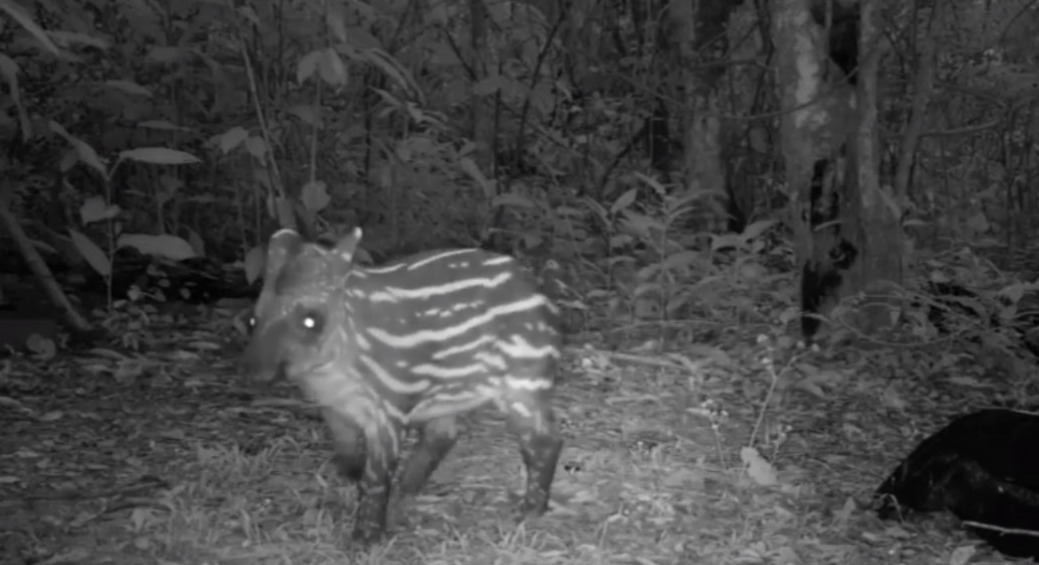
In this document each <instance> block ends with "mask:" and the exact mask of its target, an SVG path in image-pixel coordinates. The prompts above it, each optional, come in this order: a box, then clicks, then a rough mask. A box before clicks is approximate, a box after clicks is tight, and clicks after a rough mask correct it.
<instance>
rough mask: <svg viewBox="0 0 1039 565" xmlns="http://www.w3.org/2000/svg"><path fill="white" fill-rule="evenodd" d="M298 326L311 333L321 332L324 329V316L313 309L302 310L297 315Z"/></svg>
mask: <svg viewBox="0 0 1039 565" xmlns="http://www.w3.org/2000/svg"><path fill="white" fill-rule="evenodd" d="M299 327H300V328H302V329H304V330H306V331H308V332H311V333H321V332H322V331H324V329H325V316H324V314H322V313H320V312H315V311H310V312H303V313H302V314H301V315H300V317H299Z"/></svg>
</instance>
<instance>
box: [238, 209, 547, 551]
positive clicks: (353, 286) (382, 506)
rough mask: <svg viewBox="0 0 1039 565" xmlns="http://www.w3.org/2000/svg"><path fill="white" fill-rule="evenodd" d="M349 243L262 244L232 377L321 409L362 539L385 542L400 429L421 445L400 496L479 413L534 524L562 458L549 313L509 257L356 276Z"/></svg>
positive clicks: (414, 260) (405, 263)
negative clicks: (259, 287)
mask: <svg viewBox="0 0 1039 565" xmlns="http://www.w3.org/2000/svg"><path fill="white" fill-rule="evenodd" d="M360 238H361V232H360V230H355V231H354V232H353V233H352V234H350V235H348V236H346V237H344V238H343V239H342V240H341V241H340V242H339V243H338V244H337V245H336V246H335V247H334V248H331V249H330V248H326V247H323V246H320V245H317V244H314V243H309V242H305V241H303V240H302V239H301V238H300V236H299V235H298V234H296V233H295V232H292V231H289V230H282V231H280V232H278V233H276V234H274V236H272V237H271V241H270V244H269V245H268V254H267V269H266V272H265V280H264V288H263V291H262V293H261V295H260V298H259V300H258V301H257V304H256V307H255V311H254V315H253V317H252V318H251V321H250V327H251V332H252V333H251V339H250V343H249V345H248V346H247V348H246V351H245V354H244V355H243V357H242V362H241V370H242V372H243V374H246V375H248V376H251V377H253V378H256V379H258V380H270V379H272V378H276V377H279V376H285V377H287V378H289V379H291V380H292V381H294V382H296V383H298V384H299V386H300V387H301V388H302V390H303V391H304V393H305V394H306V395H307V396H308V398H309V399H310V400H312V401H313V402H315V403H317V404H319V405H321V406H322V407H324V408H323V409H324V413H325V418H326V421H327V422H328V425H329V430H330V433H331V435H332V437H333V442H334V445H335V449H336V457H337V461H339V463H340V471H341V472H342V474H343V475H344V476H347V477H349V478H356V479H358V480H359V481H360V488H359V489H358V492H359V500H358V511H357V518H356V523H355V526H354V536H355V538H357V539H359V540H361V541H364V542H372V541H375V540H377V539H379V538H381V537H382V536H383V535H384V534H385V531H386V506H387V504H388V500H389V493H390V488H391V485H392V479H393V477H394V476H395V474H397V471H398V466H399V465H398V462H399V460H400V446H401V443H402V439H403V436H404V434H405V433H406V431H407V430H408V429H416V430H417V431H418V432H419V434H420V439H419V443H418V447H417V448H416V450H415V452H414V453H413V454H412V455H411V456H410V457H409V458H408V460H407V461H405V463H404V465H403V466H402V469H401V472H400V481H399V486H398V488H400V489H401V490H402V491H403V493H404V494H409V493H413V492H415V491H417V490H419V489H420V488H421V487H422V486H423V485H424V483H425V482H426V480H427V479H428V478H429V476H430V475H431V474H432V472H433V471H434V470H435V469H436V468H437V466H438V465H439V464H440V462H441V460H442V459H443V458H444V456H446V455H447V453H448V452H449V451H450V450H451V448H452V446H453V445H454V443H455V439H456V437H457V425H456V422H455V418H456V417H457V416H458V415H459V414H461V413H464V412H468V411H470V410H474V409H476V408H479V407H481V406H484V405H492V406H494V407H496V408H497V409H498V410H500V411H501V412H502V413H504V414H505V416H506V420H507V422H508V427H509V429H510V431H511V432H512V434H513V435H514V436H515V437H516V439H517V441H518V443H519V448H520V452H521V455H522V458H523V461H524V464H525V466H526V467H527V471H528V473H527V476H528V483H527V490H526V494H525V496H524V499H523V505H522V508H521V509H520V510H521V515H523V516H534V515H538V514H541V513H543V512H544V511H545V510H546V508H547V505H548V498H549V490H550V487H551V484H552V480H553V477H554V473H555V467H556V463H557V460H558V458H559V454H560V450H561V448H562V440H561V439H560V437H559V434H558V431H557V429H556V424H555V421H554V417H553V412H552V407H551V404H552V391H553V387H554V385H555V374H556V365H557V361H558V359H559V354H560V343H561V336H560V331H559V322H558V320H559V311H558V309H557V308H556V306H555V305H554V304H552V302H551V301H550V300H548V299H547V298H546V297H545V296H544V295H543V294H541V293H540V292H539V291H538V289H537V287H536V285H535V284H534V282H533V281H532V280H531V278H530V277H529V276H527V275H526V273H524V271H523V269H522V268H521V266H520V265H519V264H518V263H517V262H516V261H515V260H514V259H513V258H511V257H508V256H505V255H499V254H494V253H489V252H486V251H482V250H478V249H457V250H449V251H438V252H431V253H424V254H421V255H416V256H412V257H409V258H406V259H404V260H402V261H399V262H397V263H393V264H389V265H385V266H380V267H375V268H363V267H360V266H355V265H354V264H353V257H354V254H355V252H356V248H357V244H358V243H359V241H360Z"/></svg>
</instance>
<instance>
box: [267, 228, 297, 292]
mask: <svg viewBox="0 0 1039 565" xmlns="http://www.w3.org/2000/svg"><path fill="white" fill-rule="evenodd" d="M301 247H303V237H302V236H300V235H299V234H298V233H296V232H295V231H294V230H290V229H283V230H278V231H277V232H275V233H274V235H272V236H271V240H270V242H268V243H267V268H266V270H265V272H264V279H266V280H269V281H273V280H274V277H275V276H276V275H277V274H278V273H279V272H280V271H281V269H282V267H284V266H285V263H286V262H287V261H288V260H289V258H291V257H292V256H294V255H296V254H297V253H299V250H300V248H301Z"/></svg>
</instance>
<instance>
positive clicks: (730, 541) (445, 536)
mask: <svg viewBox="0 0 1039 565" xmlns="http://www.w3.org/2000/svg"><path fill="white" fill-rule="evenodd" d="M722 335H723V337H719V338H716V339H714V341H715V343H712V344H710V345H705V344H695V343H692V342H690V343H685V344H683V343H671V344H669V346H668V348H667V350H668V351H670V353H664V352H661V351H660V350H659V349H654V347H653V346H652V344H648V345H647V344H645V343H643V344H633V345H631V346H630V347H627V348H619V349H617V350H615V351H613V352H609V353H608V352H605V351H603V349H602V347H601V346H596V345H595V344H594V343H591V342H593V341H594V340H591V339H589V340H587V341H585V342H582V340H581V339H580V338H578V339H574V340H573V342H572V344H571V346H570V348H569V350H568V354H567V357H566V362H565V363H564V367H563V370H562V373H561V375H560V378H561V386H560V389H559V395H558V398H557V399H556V406H557V409H558V414H559V417H560V419H561V421H562V425H563V430H564V434H565V437H566V442H567V443H566V447H565V449H564V453H563V457H562V459H561V461H560V466H559V469H558V472H557V478H556V482H555V485H554V491H553V506H552V509H551V511H550V512H549V513H548V514H547V515H545V516H544V517H542V518H538V519H535V520H531V521H528V522H527V523H524V524H521V525H518V524H516V523H515V522H514V521H513V519H512V518H511V516H512V510H513V509H514V507H515V503H516V500H515V498H516V494H517V493H518V492H519V490H520V489H521V487H522V482H523V470H522V466H521V462H520V458H519V454H518V452H517V449H516V446H515V444H514V442H513V441H512V439H511V438H510V437H509V436H508V435H506V433H505V431H504V429H503V425H502V421H501V419H500V418H499V417H498V415H497V414H495V413H494V411H493V410H482V411H479V412H477V413H474V414H472V415H471V416H469V417H467V418H466V432H465V434H464V435H463V438H462V439H461V441H460V442H459V444H458V446H457V448H456V449H455V450H454V451H453V452H452V453H451V455H450V456H449V457H448V459H447V460H446V461H445V463H444V465H443V466H442V468H441V469H440V470H438V472H437V473H436V475H435V476H434V477H433V479H432V481H431V482H430V484H429V485H428V486H427V487H426V489H425V490H424V491H423V492H422V493H421V494H420V495H419V496H417V497H414V498H410V499H405V500H400V501H398V502H397V503H396V504H395V506H394V509H393V512H392V526H391V529H392V534H393V535H392V537H391V539H390V540H389V541H387V542H386V543H384V544H381V545H378V546H376V547H374V548H371V549H368V550H365V549H361V548H357V547H353V546H352V544H351V541H350V537H349V532H350V526H351V524H352V517H351V511H352V508H353V503H354V490H353V487H352V486H351V485H349V484H346V483H344V482H343V481H342V480H340V479H339V478H338V477H337V476H336V475H335V473H334V469H333V467H332V465H331V462H330V450H329V448H328V445H327V443H326V440H325V436H324V431H323V429H322V426H321V422H320V421H319V420H318V419H317V417H316V415H315V413H314V411H313V410H312V409H311V408H310V407H308V406H306V405H305V404H303V403H302V402H301V401H300V400H299V398H300V397H299V395H298V393H297V392H296V391H295V390H294V389H293V388H292V387H291V386H290V385H288V384H281V385H277V386H274V387H270V386H267V387H260V386H258V385H255V384H253V383H248V382H242V381H241V380H240V379H239V378H238V377H237V376H236V375H235V371H234V362H235V354H236V351H237V350H236V349H235V347H237V346H236V345H234V344H235V343H236V342H235V336H234V332H233V330H232V324H231V321H230V316H228V315H224V314H222V313H220V312H209V311H207V312H206V313H200V314H197V315H195V316H193V317H191V316H189V317H184V316H179V317H169V318H163V317H156V318H155V319H152V320H149V322H148V323H147V324H142V325H139V329H138V330H137V331H136V332H135V333H134V334H133V336H132V337H131V336H129V334H128V337H127V339H132V341H133V343H132V344H130V343H128V344H127V345H128V346H130V345H132V347H127V348H125V349H123V350H120V351H118V352H117V351H116V350H114V349H113V350H95V351H92V352H78V353H69V354H59V355H58V356H57V357H54V358H51V359H38V358H36V359H34V358H31V357H25V356H18V357H13V358H9V359H7V360H4V361H0V363H2V364H0V548H2V549H0V563H3V564H29V563H34V564H58V563H89V564H103V563H113V564H121V563H127V564H130V563H134V564H138V563H166V564H173V563H183V564H193V565H194V564H217V563H221V564H223V563H243V564H244V563H249V564H268V563H270V564H288V563H292V564H295V565H309V564H315V565H316V564H325V563H358V564H367V563H380V564H420V563H421V564H479V565H487V564H524V563H530V564H540V565H544V564H559V565H570V564H574V565H576V564H607V563H609V564H614V563H616V564H633V565H664V564H679V563H682V564H685V563H689V564H695V563H706V564H730V563H731V564H737V563H739V564H746V563H770V564H798V563H811V564H826V563H834V564H840V565H851V564H860V563H878V564H879V563H885V564H899V563H905V564H918V563H920V564H922V563H950V562H953V563H956V562H959V563H962V562H966V561H962V560H960V559H963V558H967V560H968V561H969V562H972V563H997V562H1002V561H1003V560H1002V558H1001V557H1000V556H999V555H997V554H993V553H992V552H991V550H989V549H988V548H987V547H986V546H984V545H983V544H982V543H981V542H978V541H976V540H973V539H971V538H969V537H968V536H967V535H966V534H964V533H962V532H961V531H960V529H959V528H957V527H956V524H955V523H954V522H953V521H951V520H948V519H942V518H938V519H928V520H923V521H921V522H918V523H917V522H914V523H907V524H898V523H890V522H881V521H879V520H878V519H877V518H876V517H875V515H874V514H873V513H872V512H871V511H870V509H869V503H870V495H871V493H872V491H873V489H875V488H876V486H877V485H878V484H879V483H880V482H881V481H882V480H883V479H884V478H885V476H886V475H887V474H888V473H889V472H890V471H891V470H892V469H893V468H894V467H895V466H896V465H897V464H898V462H899V460H900V459H901V458H902V457H904V456H905V455H906V454H908V453H909V451H910V450H911V449H912V447H913V446H914V445H915V444H916V442H917V441H919V440H920V439H922V438H923V437H924V436H925V435H926V434H928V433H931V432H933V431H935V430H937V429H938V428H939V427H941V426H942V425H943V424H944V423H945V422H946V421H947V419H948V417H949V416H950V415H952V414H956V413H960V412H963V411H965V410H967V409H973V408H978V407H980V406H981V405H984V404H988V403H991V402H992V401H993V400H995V399H997V397H998V396H999V395H997V394H996V392H997V391H1007V390H1010V389H1012V388H1013V386H1011V385H1008V383H1007V382H997V381H996V380H993V379H991V378H990V377H986V376H984V375H982V374H981V373H977V374H975V373H972V372H971V370H967V371H962V370H959V369H957V368H956V364H955V362H953V363H950V364H948V365H949V366H948V367H944V368H941V369H940V370H939V369H935V370H934V371H933V373H932V374H930V375H929V376H928V377H927V378H923V377H920V376H918V375H916V374H915V373H917V372H919V371H918V368H919V366H920V365H919V363H920V362H919V359H918V358H914V359H915V360H913V361H912V364H910V357H912V355H914V354H911V353H909V352H903V353H901V354H900V353H898V352H894V353H893V352H891V351H889V350H886V349H876V350H873V351H864V350H859V349H852V348H846V349H844V350H837V351H832V352H830V353H819V352H815V353H812V352H803V351H802V352H800V353H796V355H795V352H792V351H771V350H770V349H769V348H768V347H767V343H766V342H763V341H762V340H760V339H759V338H758V336H757V335H755V334H753V333H750V332H743V333H741V332H740V331H732V332H727V333H724V334H722ZM588 343H591V345H588ZM127 351H134V352H133V353H128V352H127ZM900 355H902V357H900ZM907 364H909V365H908V366H910V367H912V368H911V369H903V367H906V366H907ZM958 560H959V561H958Z"/></svg>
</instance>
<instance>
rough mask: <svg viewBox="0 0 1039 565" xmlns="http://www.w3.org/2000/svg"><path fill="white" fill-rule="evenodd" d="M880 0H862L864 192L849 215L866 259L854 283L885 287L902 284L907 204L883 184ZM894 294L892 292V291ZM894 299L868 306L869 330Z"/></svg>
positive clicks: (856, 180)
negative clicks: (903, 223) (879, 120)
mask: <svg viewBox="0 0 1039 565" xmlns="http://www.w3.org/2000/svg"><path fill="white" fill-rule="evenodd" d="M879 4H880V0H861V4H860V11H861V12H860V32H859V36H860V40H859V53H861V54H862V55H861V56H860V57H859V67H858V68H859V70H858V80H857V87H858V92H857V96H856V98H857V107H858V122H857V124H856V132H855V137H854V140H853V151H852V159H851V170H853V171H854V174H853V175H849V177H850V179H849V180H851V181H852V183H853V184H854V186H851V183H850V184H849V193H850V194H858V195H859V198H858V199H857V200H848V205H849V208H848V209H847V210H846V211H845V213H844V216H845V218H846V223H847V224H848V227H849V228H851V227H853V225H854V224H857V226H854V227H857V229H854V230H852V229H849V230H847V232H848V233H849V234H850V235H851V236H852V238H853V242H854V245H855V246H856V247H857V248H858V249H859V250H860V251H861V254H860V257H861V259H860V260H859V261H857V262H856V263H855V264H854V265H853V267H852V269H851V273H850V274H851V277H850V279H851V284H850V285H849V286H850V287H852V288H854V289H858V290H864V291H867V292H871V291H882V290H884V289H885V287H888V286H889V285H891V284H895V285H901V283H902V274H903V260H904V254H905V243H904V241H905V239H904V237H903V233H902V226H901V219H902V218H901V215H902V213H901V210H902V203H901V202H900V200H899V199H898V198H897V197H896V194H895V190H894V189H893V188H892V187H883V186H881V184H880V178H879V176H880V175H879V171H880V155H879V151H878V147H879V140H878V137H877V107H878V86H877V84H878V74H879V68H880V58H881V55H882V51H881V48H882V46H883V45H884V44H883V42H882V33H881V30H880V28H879V24H878V18H877V11H878V7H879V6H878V5H879ZM888 294H890V293H888ZM887 302H889V300H885V299H879V300H878V299H871V300H869V302H868V304H867V305H866V307H865V308H864V309H863V314H864V315H865V316H864V318H863V320H862V322H863V323H864V326H863V328H862V329H864V330H865V331H867V332H871V331H874V330H876V329H879V328H881V327H884V326H887V325H889V324H890V319H891V317H890V316H889V315H888V314H889V311H890V309H889V307H888V306H887V305H886V303H887Z"/></svg>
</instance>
